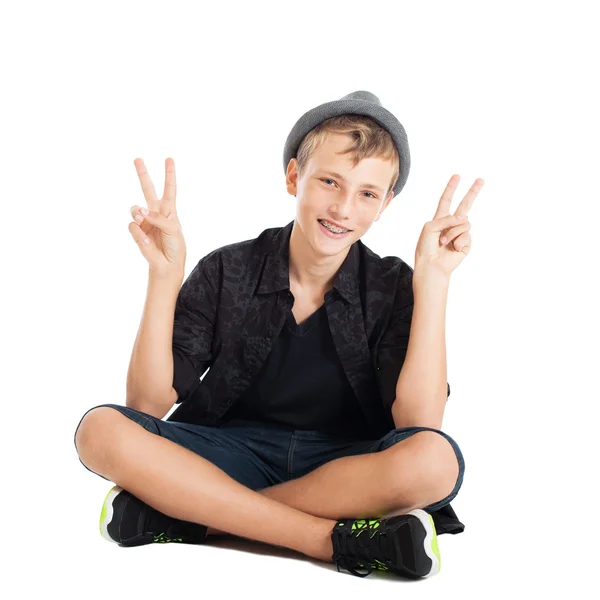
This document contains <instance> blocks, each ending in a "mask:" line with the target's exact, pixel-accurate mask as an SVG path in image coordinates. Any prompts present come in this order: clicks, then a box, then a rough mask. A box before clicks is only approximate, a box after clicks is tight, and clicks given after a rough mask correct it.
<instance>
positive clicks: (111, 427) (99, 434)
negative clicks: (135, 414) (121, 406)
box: [75, 406, 129, 472]
mask: <svg viewBox="0 0 600 600" xmlns="http://www.w3.org/2000/svg"><path fill="white" fill-rule="evenodd" d="M127 421H129V419H128V418H127V417H126V416H125V415H123V414H122V413H120V412H119V411H118V410H115V409H114V408H110V407H109V406H99V407H97V408H93V409H92V410H90V411H89V412H88V413H87V414H86V415H85V416H84V417H83V419H82V420H81V423H80V424H79V426H78V428H77V431H76V432H75V447H76V449H77V453H78V454H79V458H80V459H81V461H82V462H83V464H84V465H86V466H87V467H88V468H90V469H92V470H93V471H96V472H98V471H99V470H100V469H101V470H104V468H105V466H106V464H107V462H108V460H109V458H110V452H109V451H110V450H111V448H113V447H114V443H113V442H114V439H115V435H116V433H117V431H119V430H120V429H121V428H122V427H123V426H125V424H126V422H127Z"/></svg>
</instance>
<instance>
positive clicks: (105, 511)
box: [100, 485, 208, 546]
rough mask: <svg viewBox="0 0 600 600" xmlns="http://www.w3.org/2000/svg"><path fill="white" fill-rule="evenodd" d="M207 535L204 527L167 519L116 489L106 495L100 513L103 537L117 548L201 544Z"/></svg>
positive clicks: (121, 490) (131, 496)
mask: <svg viewBox="0 0 600 600" xmlns="http://www.w3.org/2000/svg"><path fill="white" fill-rule="evenodd" d="M207 531H208V528H207V527H205V526H204V525H199V524H196V523H190V522H189V521H180V520H179V519H173V518H172V517H168V516H167V515H165V514H163V513H161V512H159V511H157V510H155V509H154V508H152V507H151V506H148V505H147V504H145V503H144V502H142V501H141V500H139V499H138V498H136V497H135V496H134V495H133V494H130V493H129V492H128V491H126V490H124V489H123V488H121V487H119V486H118V485H115V486H114V487H113V488H111V490H110V491H109V492H108V494H107V495H106V498H105V499H104V504H103V505H102V512H101V513H100V533H101V535H102V537H103V538H104V539H106V540H108V541H110V542H116V543H117V544H119V545H120V546H141V545H142V544H152V543H161V544H164V543H167V542H180V543H184V544H202V543H204V542H205V541H206V534H207Z"/></svg>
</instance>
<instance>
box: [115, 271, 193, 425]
mask: <svg viewBox="0 0 600 600" xmlns="http://www.w3.org/2000/svg"><path fill="white" fill-rule="evenodd" d="M182 281H183V274H181V276H180V275H179V274H173V276H168V277H165V276H161V277H158V276H154V275H152V274H151V275H150V276H149V279H148V291H147V295H146V302H145V305H144V312H143V314H142V320H141V323H140V327H139V329H138V333H137V336H136V339H135V343H134V346H133V351H132V353H131V360H130V363H129V370H128V372H127V401H126V405H127V406H129V407H131V408H135V409H137V410H142V411H144V412H150V411H152V410H153V408H152V407H154V406H156V407H157V409H158V410H157V411H156V412H157V414H158V413H160V412H161V411H162V408H163V407H164V406H165V405H166V404H168V403H169V399H170V398H171V395H172V388H173V350H172V341H173V323H174V313H175V302H176V300H177V295H178V293H179V290H180V288H181V284H182Z"/></svg>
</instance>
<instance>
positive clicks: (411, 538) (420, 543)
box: [331, 509, 441, 579]
mask: <svg viewBox="0 0 600 600" xmlns="http://www.w3.org/2000/svg"><path fill="white" fill-rule="evenodd" d="M331 539H332V542H333V557H332V558H333V560H334V562H335V563H336V565H337V570H338V571H339V570H340V567H343V568H344V569H346V570H347V571H349V572H350V573H352V574H353V575H356V576H358V577H366V576H367V575H370V574H371V572H372V571H373V570H379V571H390V572H392V573H395V574H396V575H403V576H405V577H408V578H410V579H420V578H421V577H430V576H431V575H435V574H436V573H438V571H439V570H440V566H441V559H440V553H439V550H438V544H437V534H436V531H435V525H434V523H433V518H432V517H431V515H430V514H429V513H427V512H425V511H424V510H421V509H414V510H411V511H410V512H409V513H407V514H404V515H396V516H393V517H389V518H381V519H344V520H342V521H338V522H337V523H336V525H335V527H334V528H333V531H332V532H331ZM359 568H361V569H366V571H367V572H366V573H359V572H358V569H359Z"/></svg>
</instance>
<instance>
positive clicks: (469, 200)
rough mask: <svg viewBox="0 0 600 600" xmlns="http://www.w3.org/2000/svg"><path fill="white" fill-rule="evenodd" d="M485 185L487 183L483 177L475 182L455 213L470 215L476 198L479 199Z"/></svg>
mask: <svg viewBox="0 0 600 600" xmlns="http://www.w3.org/2000/svg"><path fill="white" fill-rule="evenodd" d="M484 184H485V181H484V180H483V179H481V177H478V178H477V179H476V180H475V182H474V183H473V185H472V186H471V189H470V190H469V191H468V192H467V193H466V194H465V197H464V198H463V199H462V201H461V203H460V204H459V205H458V207H457V208H456V211H455V212H454V214H455V215H466V214H468V213H469V211H470V210H471V207H472V206H473V202H475V198H477V194H479V192H480V190H481V188H482V187H483V185H484Z"/></svg>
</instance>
